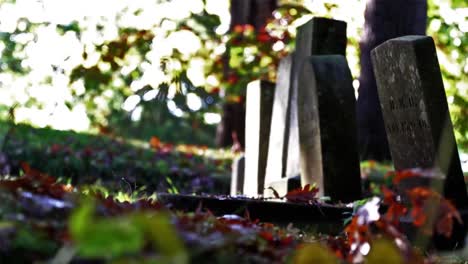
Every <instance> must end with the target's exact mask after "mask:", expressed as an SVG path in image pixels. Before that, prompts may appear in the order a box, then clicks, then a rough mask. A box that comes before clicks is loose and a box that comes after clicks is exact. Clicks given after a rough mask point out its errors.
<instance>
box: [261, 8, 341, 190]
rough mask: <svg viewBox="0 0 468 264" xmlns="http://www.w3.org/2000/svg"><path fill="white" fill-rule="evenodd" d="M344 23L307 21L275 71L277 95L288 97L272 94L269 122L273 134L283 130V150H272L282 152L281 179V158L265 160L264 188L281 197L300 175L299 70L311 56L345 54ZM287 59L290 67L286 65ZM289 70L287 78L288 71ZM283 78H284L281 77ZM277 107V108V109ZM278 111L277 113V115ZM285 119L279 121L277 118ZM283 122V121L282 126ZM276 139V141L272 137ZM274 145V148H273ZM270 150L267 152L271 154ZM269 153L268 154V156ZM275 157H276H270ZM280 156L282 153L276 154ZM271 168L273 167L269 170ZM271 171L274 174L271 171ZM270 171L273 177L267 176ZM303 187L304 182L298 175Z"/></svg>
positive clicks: (295, 183) (322, 19)
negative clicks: (273, 100)
mask: <svg viewBox="0 0 468 264" xmlns="http://www.w3.org/2000/svg"><path fill="white" fill-rule="evenodd" d="M346 43H347V39H346V23H345V22H343V21H339V20H333V19H328V18H322V17H314V18H312V19H311V20H310V21H309V22H307V23H305V24H304V25H302V26H300V27H299V28H298V31H297V38H296V49H295V52H294V53H293V55H292V56H291V57H290V59H288V58H286V59H285V60H286V62H284V63H283V64H284V66H283V68H281V65H280V69H279V72H278V78H281V79H278V87H277V90H282V91H277V92H276V93H277V94H279V93H281V94H282V96H285V95H287V98H284V97H281V98H279V97H278V96H276V95H275V104H274V109H273V115H274V119H273V120H274V121H272V122H273V123H272V131H275V133H281V131H280V130H281V128H282V126H285V127H286V129H285V130H284V132H283V135H284V136H283V138H284V143H283V145H282V146H283V150H281V149H279V148H274V149H271V150H273V151H277V150H278V151H280V152H279V153H284V155H283V156H282V157H281V162H282V163H281V172H280V173H281V178H282V179H281V180H279V181H278V175H277V174H278V173H279V170H275V168H277V167H278V166H279V165H278V162H279V160H280V158H278V157H276V158H274V159H272V160H270V159H269V161H268V166H267V167H268V168H267V171H268V175H267V182H266V185H265V186H266V187H273V188H275V190H277V191H278V193H279V194H280V195H284V194H285V192H287V190H291V189H292V188H294V187H295V186H296V185H297V179H299V175H301V169H300V168H301V165H300V148H299V145H300V144H299V125H300V124H299V123H298V109H297V100H298V94H297V90H298V87H297V78H298V72H299V67H300V65H301V63H302V62H303V60H304V59H305V58H306V57H308V56H310V55H326V54H341V55H345V53H346ZM288 60H290V61H291V62H290V65H288V63H289V62H288ZM288 68H289V71H290V73H289V77H288V73H287V72H286V73H284V72H285V71H288ZM283 76H285V77H283ZM280 100H286V102H287V106H286V107H284V106H283V103H282V102H278V101H280ZM276 108H279V109H276ZM277 112H279V114H276V113H277ZM282 115H284V116H286V118H284V120H285V121H282V120H283V119H280V118H278V119H277V117H278V116H282ZM282 122H286V123H285V124H283V123H282ZM277 130H278V131H277ZM275 140H276V138H275ZM274 146H275V145H274ZM271 150H270V151H269V152H270V153H271ZM270 153H269V155H270ZM272 155H275V154H272ZM276 155H282V154H276ZM270 167H272V168H271V169H270ZM272 171H273V172H272ZM270 172H272V173H273V174H272V175H270ZM301 180H302V181H303V184H304V179H303V177H302V176H301ZM265 195H269V196H270V195H271V192H270V191H269V190H268V189H265Z"/></svg>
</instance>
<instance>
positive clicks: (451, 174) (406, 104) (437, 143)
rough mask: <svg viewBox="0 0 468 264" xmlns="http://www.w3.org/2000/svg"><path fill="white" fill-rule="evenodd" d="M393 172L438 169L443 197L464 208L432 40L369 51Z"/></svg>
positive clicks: (408, 40) (413, 39)
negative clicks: (412, 169)
mask: <svg viewBox="0 0 468 264" xmlns="http://www.w3.org/2000/svg"><path fill="white" fill-rule="evenodd" d="M372 63H373V67H374V72H375V76H376V80H377V88H378V93H379V99H380V105H381V107H382V112H383V117H384V122H385V127H386V131H387V137H388V141H389V145H390V151H391V154H392V159H393V163H394V166H395V169H397V170H401V169H407V168H415V167H419V168H436V169H439V170H440V171H441V172H442V174H443V175H446V176H445V181H444V187H443V189H444V193H445V196H446V197H447V198H448V199H451V200H452V201H453V202H454V203H455V205H456V206H457V207H458V208H462V207H467V205H468V198H467V192H466V185H465V182H464V179H463V172H462V170H461V165H460V158H459V156H458V151H457V145H456V141H455V137H454V134H453V127H452V122H451V120H450V114H449V111H448V105H447V99H446V96H445V90H444V85H443V82H442V77H441V74H440V68H439V62H438V60H437V55H436V49H435V45H434V41H433V40H432V38H430V37H427V36H405V37H400V38H395V39H391V40H389V41H387V42H385V43H383V44H382V45H380V46H378V47H377V48H375V49H374V50H373V51H372Z"/></svg>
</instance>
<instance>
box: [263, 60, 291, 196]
mask: <svg viewBox="0 0 468 264" xmlns="http://www.w3.org/2000/svg"><path fill="white" fill-rule="evenodd" d="M293 56H294V55H292V54H290V55H288V56H287V57H285V58H283V59H282V60H281V61H280V64H279V67H278V74H277V78H276V87H275V95H274V101H273V110H272V118H271V129H270V141H269V143H268V159H267V166H266V174H265V183H272V182H278V181H280V180H281V178H282V177H283V176H284V175H285V173H286V159H287V151H288V144H287V143H288V141H287V140H288V138H289V128H288V126H287V125H288V123H289V116H288V108H289V105H290V104H289V101H290V95H291V70H292V69H291V68H292V64H293ZM275 187H276V186H273V188H275ZM275 189H277V187H276V188H275ZM277 191H280V190H277ZM265 194H266V195H267V196H271V195H269V194H267V191H266V192H265Z"/></svg>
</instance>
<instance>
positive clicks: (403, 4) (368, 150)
mask: <svg viewBox="0 0 468 264" xmlns="http://www.w3.org/2000/svg"><path fill="white" fill-rule="evenodd" d="M426 18H427V2H426V0H368V2H367V5H366V11H365V24H364V33H363V37H362V39H361V42H360V48H361V55H360V59H361V76H360V78H359V81H360V86H359V98H358V101H357V119H358V130H359V146H360V155H361V159H362V160H365V159H374V160H378V161H383V160H390V159H391V156H390V151H389V147H388V142H387V135H386V133H385V127H384V123H383V117H382V111H381V109H380V102H379V98H378V95H377V86H376V82H375V77H374V72H373V71H372V64H371V60H370V52H371V50H372V49H374V48H375V47H376V46H378V45H380V44H382V43H383V42H385V41H386V40H389V39H392V38H396V37H400V36H404V35H425V32H426Z"/></svg>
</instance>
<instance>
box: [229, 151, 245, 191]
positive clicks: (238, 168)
mask: <svg viewBox="0 0 468 264" xmlns="http://www.w3.org/2000/svg"><path fill="white" fill-rule="evenodd" d="M244 170H245V156H244V155H241V156H239V157H237V158H235V159H234V160H233V161H232V174H231V191H230V194H231V195H233V196H234V195H237V194H239V193H242V192H243V190H244Z"/></svg>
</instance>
